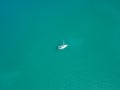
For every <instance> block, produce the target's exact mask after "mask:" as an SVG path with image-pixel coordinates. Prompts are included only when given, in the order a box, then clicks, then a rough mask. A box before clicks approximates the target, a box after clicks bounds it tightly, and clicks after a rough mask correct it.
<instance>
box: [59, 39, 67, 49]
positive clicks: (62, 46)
mask: <svg viewBox="0 0 120 90" xmlns="http://www.w3.org/2000/svg"><path fill="white" fill-rule="evenodd" d="M67 47H68V44H65V42H64V40H63V43H62V45H60V46H58V49H59V50H63V49H65V48H67Z"/></svg>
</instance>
